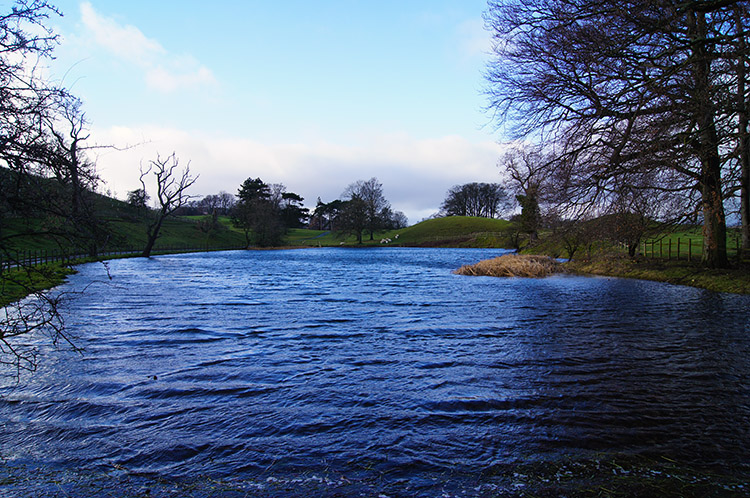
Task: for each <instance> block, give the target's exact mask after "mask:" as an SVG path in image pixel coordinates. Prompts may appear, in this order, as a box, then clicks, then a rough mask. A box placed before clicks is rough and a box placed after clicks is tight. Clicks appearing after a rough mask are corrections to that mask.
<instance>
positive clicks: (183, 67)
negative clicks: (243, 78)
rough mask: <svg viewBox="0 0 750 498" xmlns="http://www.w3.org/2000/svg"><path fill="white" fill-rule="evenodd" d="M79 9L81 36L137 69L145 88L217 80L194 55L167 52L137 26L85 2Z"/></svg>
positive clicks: (171, 88) (170, 89)
mask: <svg viewBox="0 0 750 498" xmlns="http://www.w3.org/2000/svg"><path fill="white" fill-rule="evenodd" d="M80 8H81V22H82V24H83V26H84V28H85V30H86V31H85V33H84V35H83V36H86V37H90V38H91V39H92V44H94V45H96V46H98V47H99V48H100V49H102V50H104V51H106V52H107V53H109V54H111V55H112V56H114V57H116V58H118V59H120V60H123V61H125V62H128V63H130V64H132V65H134V66H136V67H138V68H140V70H142V71H143V72H144V80H145V82H146V84H147V85H148V86H149V88H151V89H154V90H158V91H160V92H165V93H168V92H173V91H175V90H178V89H180V88H194V87H201V86H206V85H208V86H213V85H215V84H216V83H217V81H216V78H215V77H214V75H213V73H212V72H211V70H210V69H208V68H207V67H206V66H204V65H202V64H200V62H198V61H197V60H196V59H195V58H194V57H192V56H190V55H176V54H172V53H170V52H169V51H168V50H167V49H165V48H164V47H163V46H162V45H161V44H160V43H159V42H158V41H156V40H153V39H151V38H148V37H147V36H146V35H145V34H143V32H142V31H141V30H140V29H138V28H137V27H135V26H132V25H121V24H120V23H118V22H117V21H116V20H115V19H112V18H109V17H105V16H102V15H101V14H99V13H98V12H97V11H96V10H95V9H94V7H93V6H92V5H91V3H89V2H84V3H82V4H81V7H80Z"/></svg>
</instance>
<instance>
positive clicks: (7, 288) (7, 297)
mask: <svg viewBox="0 0 750 498" xmlns="http://www.w3.org/2000/svg"><path fill="white" fill-rule="evenodd" d="M72 273H74V270H72V269H71V268H69V267H67V266H63V265H62V264H49V265H40V266H33V267H30V268H25V269H21V270H16V269H14V270H11V271H5V272H3V274H2V276H1V277H0V307H2V306H7V305H8V304H10V303H12V302H15V301H18V300H19V299H22V298H24V297H26V296H27V295H29V294H31V293H34V292H39V291H43V290H46V289H51V288H52V287H56V286H58V285H60V284H62V283H63V282H65V278H66V277H67V276H68V275H70V274H72Z"/></svg>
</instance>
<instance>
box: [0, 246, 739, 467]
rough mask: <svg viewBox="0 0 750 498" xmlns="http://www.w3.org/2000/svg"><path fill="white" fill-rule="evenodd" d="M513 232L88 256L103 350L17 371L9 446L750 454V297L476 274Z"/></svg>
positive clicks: (300, 457)
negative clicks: (493, 240) (472, 246)
mask: <svg viewBox="0 0 750 498" xmlns="http://www.w3.org/2000/svg"><path fill="white" fill-rule="evenodd" d="M500 252H502V251H498V250H461V249H446V250H439V249H399V248H388V249H362V250H345V249H309V250H296V251H264V252H255V251H238V252H225V253H208V254H188V255H176V256H163V257H157V258H151V259H142V258H139V259H127V260H117V261H111V262H110V263H109V270H110V274H111V277H112V278H111V280H110V279H109V278H108V275H107V272H106V269H105V267H104V266H103V265H101V264H90V265H84V266H82V267H80V272H79V273H78V274H77V275H74V276H73V277H72V278H71V279H70V283H69V284H67V285H66V286H64V287H63V288H62V289H63V290H65V291H80V290H83V289H84V288H85V291H84V293H83V294H82V295H80V296H76V297H75V299H73V300H71V301H70V303H69V304H68V305H67V308H66V311H65V313H66V321H67V324H68V327H69V330H70V331H71V332H72V333H73V334H74V335H75V336H76V339H75V342H76V345H78V346H82V347H83V348H84V349H85V353H84V354H83V355H78V354H76V353H72V352H57V353H53V352H49V353H46V354H45V357H44V358H43V362H42V366H41V369H40V371H38V372H37V373H35V374H34V375H32V376H29V377H24V378H23V379H22V382H21V385H19V386H17V387H14V388H13V389H9V388H6V389H4V390H3V391H2V393H3V396H4V397H3V398H2V399H0V426H1V427H2V433H0V456H1V457H2V458H3V459H5V460H6V461H9V462H20V463H25V464H40V463H43V464H44V465H60V466H61V467H63V468H76V469H91V470H96V469H101V470H106V469H111V468H113V466H114V467H116V468H124V469H127V470H128V471H130V472H135V473H137V472H146V473H156V474H159V475H162V476H171V477H181V476H191V475H196V474H204V475H211V476H218V477H221V476H230V475H231V476H238V475H240V476H264V475H271V474H273V475H275V476H279V475H281V476H284V475H299V474H300V473H304V472H316V471H317V472H324V471H325V472H332V471H333V472H337V473H340V474H341V475H360V474H363V473H365V474H366V473H376V474H377V475H380V476H386V477H385V478H387V479H390V480H399V479H401V480H406V481H408V480H419V479H428V478H429V477H430V476H435V475H445V474H446V473H452V474H453V475H472V476H475V477H476V479H479V480H481V479H482V477H481V476H488V475H490V474H491V473H492V472H493V469H497V468H502V467H503V466H506V465H512V464H516V463H518V462H528V461H547V460H550V459H552V460H554V459H561V458H571V457H574V458H575V457H578V456H584V457H586V456H590V455H602V454H626V455H627V454H630V455H639V456H644V457H653V458H666V459H669V460H670V461H671V460H674V461H680V462H686V463H688V464H691V465H701V466H714V465H716V466H740V467H742V468H746V467H745V466H746V465H747V464H748V462H750V384H749V381H750V296H738V295H728V294H716V293H712V292H708V291H703V290H699V289H693V288H687V287H679V286H670V285H665V284H658V283H653V282H645V281H636V280H622V279H609V278H585V277H573V276H556V277H551V278H545V279H538V280H534V279H493V278H485V277H464V276H458V275H454V274H452V273H451V270H453V269H455V268H457V267H458V266H460V265H461V264H464V263H473V262H476V261H478V260H480V259H485V258H487V257H492V256H496V255H498V254H499V253H500Z"/></svg>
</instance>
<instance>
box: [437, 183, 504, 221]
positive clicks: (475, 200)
mask: <svg viewBox="0 0 750 498" xmlns="http://www.w3.org/2000/svg"><path fill="white" fill-rule="evenodd" d="M507 197H508V196H507V194H506V193H505V188H504V187H503V186H502V185H499V184H497V183H477V182H473V183H466V184H464V185H455V186H453V187H451V188H450V189H449V190H448V193H447V194H446V196H445V200H444V201H443V205H442V206H441V208H440V209H441V211H442V212H443V213H445V215H446V216H477V217H481V218H494V217H496V216H498V215H499V214H500V212H501V211H502V209H503V207H505V205H506V204H507V202H508V199H507Z"/></svg>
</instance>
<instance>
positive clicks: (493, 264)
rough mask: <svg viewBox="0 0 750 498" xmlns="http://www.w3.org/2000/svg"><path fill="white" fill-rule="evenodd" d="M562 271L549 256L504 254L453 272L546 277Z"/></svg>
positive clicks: (497, 275) (493, 275)
mask: <svg viewBox="0 0 750 498" xmlns="http://www.w3.org/2000/svg"><path fill="white" fill-rule="evenodd" d="M562 271H563V268H562V265H561V264H560V263H559V262H557V261H555V260H554V259H552V258H550V257H549V256H536V255H530V254H506V255H504V256H500V257H498V258H493V259H486V260H484V261H480V262H479V263H476V264H474V265H464V266H462V267H461V268H459V269H458V270H456V271H455V273H457V274H459V275H471V276H486V277H532V278H534V277H546V276H549V275H552V274H554V273H560V272H562Z"/></svg>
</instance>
